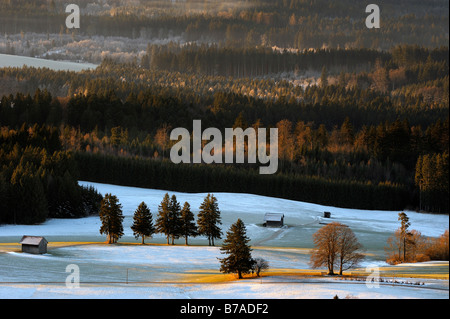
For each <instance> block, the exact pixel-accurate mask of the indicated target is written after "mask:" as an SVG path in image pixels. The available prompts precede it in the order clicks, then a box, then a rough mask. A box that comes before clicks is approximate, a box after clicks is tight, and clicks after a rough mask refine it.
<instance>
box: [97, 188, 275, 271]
mask: <svg viewBox="0 0 450 319" xmlns="http://www.w3.org/2000/svg"><path fill="white" fill-rule="evenodd" d="M123 219H124V216H123V214H122V205H121V204H120V203H119V200H118V198H117V196H115V195H112V194H106V195H105V196H104V198H103V200H102V204H101V208H100V220H101V222H102V225H101V227H100V233H101V234H106V235H107V236H108V243H110V244H111V243H116V242H117V240H118V239H119V238H120V237H122V236H123V223H122V222H123ZM194 220H195V218H194V214H193V213H192V211H191V206H190V204H189V203H188V202H185V203H184V205H183V208H181V206H180V203H179V202H178V200H177V198H176V196H175V195H172V196H169V194H168V193H166V194H165V195H164V198H163V200H162V201H161V204H160V205H159V206H158V216H157V219H156V223H155V224H153V216H152V213H151V212H150V209H149V208H148V206H147V204H146V203H145V202H141V203H140V204H139V206H138V208H137V209H136V211H135V212H134V216H133V225H132V226H131V229H132V230H133V234H134V236H135V237H136V239H137V238H139V237H141V238H142V244H144V243H145V242H144V240H145V238H148V237H151V236H152V235H153V234H155V233H163V234H164V235H165V236H166V238H167V244H169V240H170V239H171V244H172V245H173V244H174V240H175V239H178V238H180V237H184V238H185V243H186V245H188V238H189V237H196V236H199V235H204V236H206V237H208V243H209V246H211V245H212V246H214V239H220V238H221V237H222V231H221V229H220V227H219V225H221V224H222V222H221V217H220V210H219V206H218V201H217V198H216V197H215V196H214V195H213V194H208V195H207V196H206V197H205V199H204V200H203V202H202V204H201V205H200V211H199V213H198V219H197V225H196V224H195V222H194ZM249 242H250V239H249V238H248V237H247V235H246V229H245V225H244V223H243V222H242V220H241V219H238V220H237V221H236V223H234V224H233V225H231V227H230V229H229V230H228V231H227V234H226V238H225V240H224V242H223V244H222V247H221V248H220V251H221V253H222V254H227V255H228V256H227V257H224V258H219V261H220V264H221V266H220V271H221V272H223V273H237V274H238V277H239V278H243V277H242V275H243V274H244V273H248V272H250V271H253V270H255V271H256V273H257V275H259V272H260V270H261V269H262V268H264V267H267V264H266V262H265V261H263V260H261V259H260V258H259V259H253V258H252V256H251V250H252V249H251V248H250V245H248V243H249Z"/></svg>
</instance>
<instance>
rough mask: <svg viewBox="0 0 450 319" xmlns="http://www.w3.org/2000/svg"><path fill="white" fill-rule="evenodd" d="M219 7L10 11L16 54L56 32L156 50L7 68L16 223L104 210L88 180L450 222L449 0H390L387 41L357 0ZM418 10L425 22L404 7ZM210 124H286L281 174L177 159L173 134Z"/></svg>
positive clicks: (6, 124)
mask: <svg viewBox="0 0 450 319" xmlns="http://www.w3.org/2000/svg"><path fill="white" fill-rule="evenodd" d="M213 2H214V0H210V1H205V2H204V3H203V6H202V5H201V4H200V2H199V1H186V2H180V3H179V6H174V7H171V6H170V5H169V4H166V7H165V6H163V5H162V4H161V3H160V2H158V1H150V0H149V1H141V2H140V3H141V4H142V6H143V7H139V6H136V7H133V6H129V7H127V5H126V4H123V3H122V2H121V1H119V0H118V1H110V2H109V4H108V6H106V4H103V5H102V4H101V3H100V2H99V3H96V2H92V3H86V4H83V5H81V10H82V14H83V16H82V18H83V19H84V20H83V21H84V22H83V23H85V26H88V27H85V28H81V29H80V30H76V31H73V32H72V31H71V32H72V33H71V32H69V31H68V29H65V28H64V27H62V26H61V23H63V22H61V21H64V19H65V14H64V11H63V10H62V5H63V4H62V3H61V2H60V1H32V2H31V1H27V0H20V1H17V2H13V1H1V10H0V16H1V19H2V21H4V19H6V20H5V21H9V22H10V23H5V24H2V26H0V31H1V32H2V33H3V34H5V37H4V39H5V41H3V42H2V43H1V45H0V50H3V53H14V52H10V51H11V50H13V51H17V50H22V51H21V52H24V53H25V52H28V53H30V55H33V54H31V51H32V49H35V53H36V52H38V51H39V50H40V47H39V46H36V47H34V46H33V45H30V43H29V44H28V47H27V41H28V42H31V43H34V42H33V41H37V40H35V38H34V36H33V35H32V34H31V32H37V33H39V32H41V33H47V38H48V39H47V42H44V44H45V45H44V46H45V50H48V51H51V50H54V49H55V48H61V47H63V46H64V45H65V46H66V47H67V48H69V47H70V46H72V48H73V47H75V46H77V45H81V43H91V42H89V41H91V40H88V38H89V39H90V37H91V36H92V35H96V34H97V35H98V34H101V35H102V36H105V37H106V36H114V37H119V36H120V37H126V38H129V39H138V40H139V41H140V42H142V43H145V45H144V48H143V49H142V50H140V51H139V52H138V51H136V52H134V51H130V52H129V54H130V58H127V59H123V55H119V54H117V55H115V54H109V55H105V56H102V58H101V63H100V65H99V66H98V67H97V68H96V69H95V70H87V71H82V72H78V73H76V72H68V71H53V70H50V69H46V68H40V69H36V68H32V67H25V66H24V67H22V68H0V126H1V136H0V139H1V149H0V155H1V156H0V165H1V166H0V167H1V172H0V198H1V200H0V208H1V210H2V214H1V215H0V223H36V222H41V221H43V220H45V218H47V217H78V216H86V215H88V214H93V213H97V212H98V208H99V203H100V200H101V195H99V194H97V193H96V191H95V190H93V189H84V188H81V187H79V186H78V185H77V180H90V181H96V182H106V183H113V184H120V185H129V186H139V187H147V188H158V189H165V190H171V191H185V192H245V193H254V194H261V195H266V196H276V197H282V198H288V199H295V200H301V201H308V202H314V203H319V204H325V205H333V206H339V207H349V208H364V209H387V210H402V209H413V210H421V211H428V212H435V213H448V211H449V198H448V194H449V184H448V176H449V156H448V150H449V146H448V145H449V144H448V143H449V138H448V134H449V127H448V125H449V122H448V121H449V119H448V114H449V109H448V103H449V93H448V92H449V75H448V70H449V51H448V15H446V16H445V15H444V16H442V13H441V12H440V9H439V8H440V7H441V6H443V7H445V5H447V8H448V3H447V4H445V3H440V1H436V3H434V5H433V6H431V5H430V6H426V5H425V4H422V3H420V2H417V1H400V2H395V3H390V2H388V1H386V2H385V3H383V4H380V5H384V8H391V9H392V10H384V12H389V13H387V14H386V16H383V17H384V18H383V23H385V26H386V25H387V26H389V28H388V27H384V28H382V29H380V30H373V31H374V32H372V33H370V32H369V31H368V29H367V28H364V30H360V29H358V28H357V27H356V26H357V23H364V18H365V15H364V14H362V15H361V12H364V6H362V5H361V8H360V5H356V6H355V5H353V6H351V5H349V4H348V3H347V1H342V2H341V1H340V2H338V3H335V2H328V1H322V0H317V1H301V0H298V1H297V0H292V1H265V0H251V1H232V2H230V3H233V4H235V6H233V7H227V5H230V4H229V3H227V4H224V5H223V7H222V9H220V10H219V9H217V8H218V7H217V6H214V5H213ZM403 2H405V3H403ZM177 3H178V2H177ZM406 3H407V4H408V5H409V7H410V11H411V12H414V13H411V14H409V15H402V14H401V11H395V9H396V8H398V7H397V6H400V5H401V4H403V5H406ZM19 4H21V5H22V7H21V9H20V10H21V12H23V10H25V11H26V12H27V18H26V19H23V18H20V17H19V16H18V15H17V12H18V8H19V7H18V5H19ZM208 4H210V5H211V6H208ZM188 6H189V10H187V9H186V8H187V7H188ZM124 8H126V9H127V10H126V11H121V10H125V9H124ZM144 8H147V9H148V8H152V10H153V11H152V10H150V9H149V10H144ZM37 9H39V10H37ZM140 9H142V10H140ZM138 12H140V13H138ZM152 12H153V13H152ZM343 12H344V13H343ZM419 12H421V13H420V14H419ZM340 13H342V14H340ZM416 14H417V15H416ZM42 16H45V17H47V21H48V23H46V24H42V23H38V21H40V19H41V17H42ZM355 17H358V18H357V19H356V18H355ZM53 20H54V21H55V23H52V21H53ZM56 21H58V23H56ZM352 21H353V22H352ZM330 23H331V24H330ZM445 23H447V26H443V25H444V24H445ZM425 26H426V27H425ZM445 28H446V30H447V33H446V35H445V32H444V33H442V32H441V30H445ZM18 29H20V30H18ZM21 31H22V33H21V36H20V37H19V38H20V39H18V40H17V41H16V40H14V39H15V36H14V34H17V33H18V32H21ZM70 33H71V34H70ZM380 33H381V34H380ZM399 34H406V35H404V36H402V37H399ZM177 36H178V37H180V38H181V39H183V40H181V41H178V42H177V41H165V42H163V43H157V42H155V41H153V40H152V39H155V38H159V39H161V38H170V37H174V38H176V37H177ZM36 38H39V37H38V36H37V35H36ZM114 39H115V40H111V41H116V40H117V39H118V38H114ZM380 39H382V41H381V40H380ZM39 41H40V40H39ZM86 41H87V42H86ZM117 41H119V40H117ZM39 43H40V42H39ZM117 43H119V42H117ZM2 45H4V46H2ZM8 50H9V51H8ZM118 50H119V49H118ZM59 51H61V52H63V51H64V50H59ZM59 51H58V52H59ZM69 51H70V49H67V50H66V51H65V52H66V53H61V52H60V53H58V54H56V55H55V56H54V58H58V57H60V58H64V57H65V55H64V54H67V52H69ZM0 52H2V51H0ZM121 54H122V53H121ZM99 56H100V55H99ZM82 57H83V59H84V58H85V60H87V61H91V62H98V60H97V59H98V57H95V54H93V53H92V54H87V53H83V54H82ZM196 119H200V120H202V127H203V128H207V127H216V128H218V129H219V130H221V131H222V132H223V131H224V130H225V128H228V127H242V128H244V129H245V128H247V127H254V128H275V127H276V128H278V134H279V150H278V157H279V165H278V172H277V174H275V175H267V176H263V175H259V174H258V167H259V163H256V164H234V165H229V164H213V165H205V164H178V165H176V164H173V163H172V162H171V161H170V158H169V153H170V148H171V146H172V145H173V144H174V143H175V142H176V141H171V140H170V139H169V135H170V132H171V130H172V129H174V128H177V127H184V128H186V129H188V130H189V131H192V123H193V120H196ZM18 198H24V199H25V200H20V201H19V200H18Z"/></svg>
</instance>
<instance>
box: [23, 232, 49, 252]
mask: <svg viewBox="0 0 450 319" xmlns="http://www.w3.org/2000/svg"><path fill="white" fill-rule="evenodd" d="M20 244H22V252H24V253H29V254H45V253H47V244H48V241H47V240H46V239H45V238H44V237H41V236H23V237H22V239H21V240H20Z"/></svg>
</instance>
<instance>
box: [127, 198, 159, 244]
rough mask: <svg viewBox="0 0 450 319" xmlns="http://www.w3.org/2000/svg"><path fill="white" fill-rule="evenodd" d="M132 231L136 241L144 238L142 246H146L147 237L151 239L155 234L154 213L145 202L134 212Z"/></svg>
mask: <svg viewBox="0 0 450 319" xmlns="http://www.w3.org/2000/svg"><path fill="white" fill-rule="evenodd" d="M131 229H132V230H133V235H134V237H136V239H138V238H139V237H142V244H144V239H145V237H151V236H152V235H153V234H154V233H155V227H154V226H153V217H152V213H151V212H150V209H149V208H148V207H147V205H146V204H145V203H144V202H142V203H140V204H139V206H138V208H137V209H136V211H135V212H134V216H133V225H132V226H131Z"/></svg>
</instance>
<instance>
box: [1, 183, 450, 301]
mask: <svg viewBox="0 0 450 319" xmlns="http://www.w3.org/2000/svg"><path fill="white" fill-rule="evenodd" d="M80 184H82V185H93V186H94V187H96V188H97V190H98V191H99V192H100V193H102V194H103V195H104V194H105V193H112V194H114V195H116V196H117V197H118V198H119V201H120V203H121V204H122V206H123V213H124V215H125V220H124V231H125V235H124V237H122V238H121V239H120V240H119V243H120V244H119V245H105V244H103V242H104V241H105V240H106V237H105V236H102V235H100V234H99V228H100V221H99V218H98V217H87V218H80V219H74V220H69V219H60V220H55V219H52V220H49V221H47V222H45V223H43V224H42V225H3V226H0V298H225V299H228V298H332V297H333V296H334V295H336V294H337V295H338V296H339V297H340V298H345V297H352V298H448V297H449V292H448V280H436V279H419V280H420V282H422V283H424V285H421V286H420V287H418V286H408V285H405V284H401V285H389V284H380V286H379V287H378V288H369V287H368V286H367V285H366V284H365V282H348V281H337V280H336V279H334V278H322V277H317V276H315V277H310V278H307V277H306V278H305V277H298V276H269V277H265V278H264V279H262V280H261V279H246V280H240V281H233V282H226V283H224V282H215V283H197V282H196V281H195V280H197V279H198V278H202V276H215V277H214V278H216V280H220V279H221V276H224V275H222V274H220V273H219V271H218V269H219V261H218V259H217V258H220V257H222V255H221V254H220V249H219V246H220V244H221V241H218V242H216V245H217V246H216V247H208V246H205V245H207V239H206V238H203V237H198V238H195V239H191V240H190V244H191V246H184V240H183V239H179V240H177V241H176V245H175V246H166V245H155V244H164V243H165V242H166V239H165V238H164V237H163V236H162V235H159V234H158V235H155V236H154V238H152V239H147V240H146V243H151V244H153V245H144V246H142V245H139V243H140V239H139V240H136V239H135V238H134V237H133V234H132V231H131V229H130V226H131V224H132V216H133V213H134V211H135V209H136V208H137V206H138V205H139V203H140V202H142V201H145V202H146V204H147V205H148V206H149V208H150V210H151V212H152V213H153V216H154V217H153V218H154V220H155V219H156V215H157V208H158V205H159V203H160V202H161V200H162V198H163V196H164V194H165V193H166V191H163V190H151V189H142V188H134V187H122V186H115V185H107V184H99V183H90V182H80ZM168 193H169V194H170V195H172V194H175V195H176V196H177V199H178V201H179V202H180V203H181V205H182V204H183V203H184V202H185V201H188V202H189V203H190V204H191V208H192V210H193V212H194V213H197V212H198V208H199V206H200V204H201V202H202V201H203V199H204V197H205V196H206V194H187V193H179V192H168ZM214 195H215V196H216V197H217V199H218V202H219V209H220V210H221V216H222V222H223V225H222V229H223V232H224V233H225V232H226V230H227V229H228V228H229V226H230V225H231V224H232V223H234V222H235V221H236V220H237V218H241V219H242V220H243V221H244V223H245V225H246V227H247V234H248V236H249V237H250V238H251V243H250V244H251V245H252V247H253V248H254V250H253V252H252V254H253V256H254V257H263V258H264V259H266V260H267V261H268V262H269V265H270V270H271V271H274V272H277V271H278V272H283V271H294V272H295V271H301V270H302V269H303V270H304V269H309V265H308V261H309V252H308V251H309V248H311V247H312V238H311V236H312V234H313V233H314V232H315V231H317V230H318V229H319V228H320V227H322V226H323V225H322V224H321V223H323V222H328V221H339V222H342V223H344V224H347V225H348V226H349V227H351V228H352V230H353V231H354V232H355V234H356V236H357V237H358V239H359V241H360V242H361V243H362V244H363V246H364V248H365V253H366V254H367V257H366V260H365V262H364V263H363V264H362V265H361V266H362V268H364V267H365V266H367V265H369V264H372V265H373V264H376V265H378V266H381V267H383V266H387V265H386V264H385V262H384V258H385V257H384V246H385V245H386V239H387V238H388V237H389V236H390V235H391V234H392V233H393V231H394V230H395V229H397V228H398V226H399V224H398V223H399V222H398V220H397V218H398V213H399V212H396V211H364V210H353V209H341V208H334V207H326V206H321V205H315V204H310V203H303V202H297V201H290V200H283V199H278V198H270V197H264V196H257V195H251V194H234V193H233V194H231V193H215V194H214ZM324 211H330V212H331V219H323V218H322V215H323V212H324ZM266 212H282V213H284V214H285V224H286V225H287V227H284V228H281V229H279V228H265V227H262V223H263V217H264V214H265V213H266ZM406 213H407V215H408V217H409V218H410V222H411V229H416V230H419V231H420V232H422V234H423V235H426V236H439V235H441V234H442V233H443V232H444V231H445V230H446V229H448V224H449V219H448V215H429V214H419V213H415V212H406ZM22 235H40V236H45V237H46V238H47V239H48V240H49V242H50V246H49V247H50V249H49V252H48V253H47V254H45V255H39V256H36V255H29V254H23V253H20V252H17V251H11V249H9V251H8V252H5V253H1V252H2V244H1V243H3V245H8V243H10V245H14V244H16V243H18V242H19V240H20V238H21V236H22ZM68 241H69V242H74V243H76V242H91V244H86V245H72V246H67V245H58V244H57V243H58V242H68ZM92 242H93V243H92ZM4 247H6V246H4ZM18 248H19V246H17V249H18ZM69 264H75V265H77V266H78V267H79V269H80V281H81V286H80V288H72V289H70V288H67V287H66V286H65V280H66V278H67V276H68V274H69V273H67V272H66V267H67V265H69ZM437 266H438V267H437ZM411 267H417V269H419V268H420V267H422V268H420V269H421V271H427V269H430V272H433V271H435V269H438V270H439V271H441V272H442V271H443V272H444V273H445V272H446V273H447V274H448V263H440V264H439V265H435V264H422V265H419V266H418V265H417V264H416V265H414V266H411ZM389 269H390V271H392V273H393V274H394V276H395V271H396V270H395V269H396V268H395V267H390V268H389ZM392 269H393V270H392ZM398 269H399V270H398V272H400V269H401V270H402V271H403V270H404V267H403V268H398ZM424 269H425V270H424ZM412 281H413V282H414V281H417V280H414V279H413V280H412ZM126 282H128V284H126ZM180 282H181V283H180ZM430 288H432V289H430ZM434 288H440V289H434ZM442 288H443V289H442Z"/></svg>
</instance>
